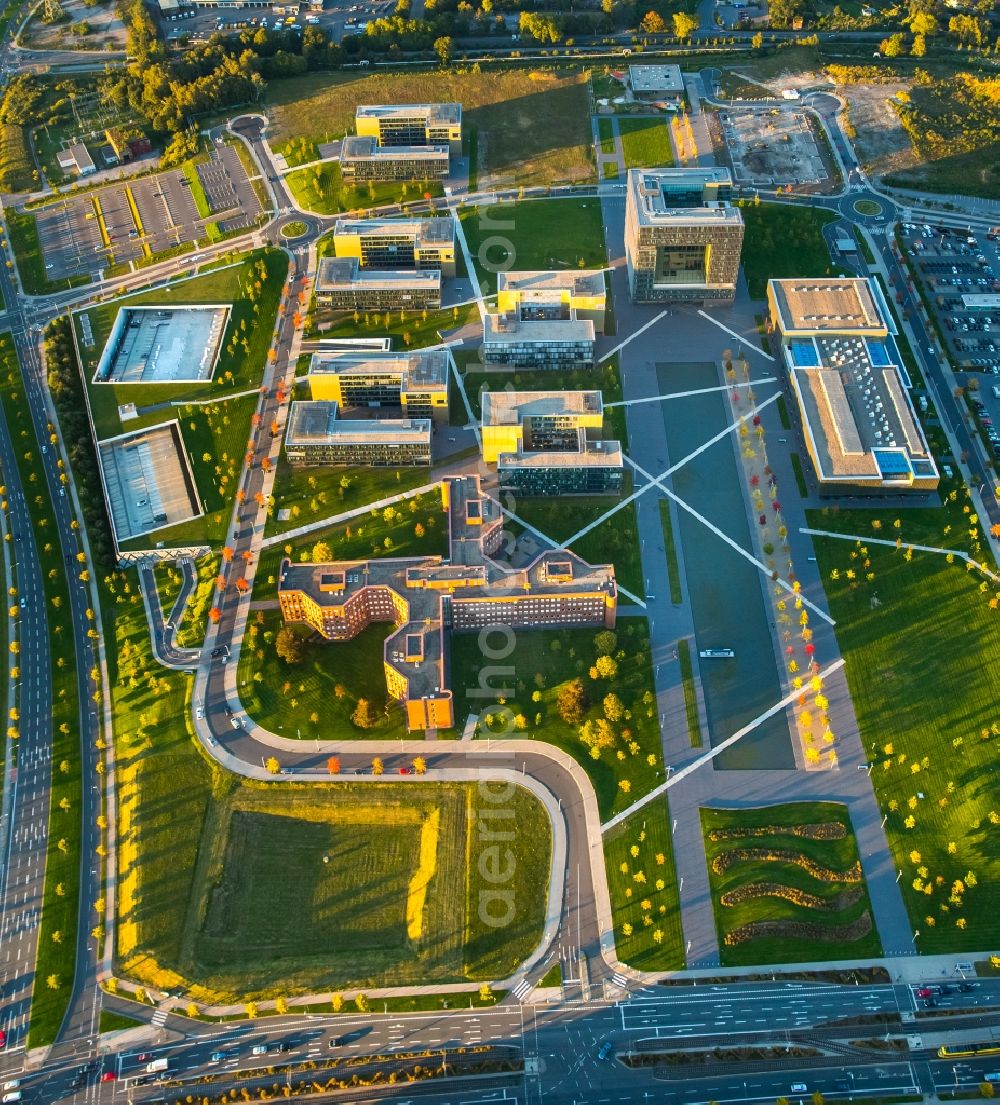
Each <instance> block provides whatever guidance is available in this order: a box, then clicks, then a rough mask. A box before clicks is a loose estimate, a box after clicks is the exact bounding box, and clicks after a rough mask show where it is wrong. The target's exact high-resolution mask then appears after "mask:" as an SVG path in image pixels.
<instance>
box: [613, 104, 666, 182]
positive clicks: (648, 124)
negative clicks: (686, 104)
mask: <svg viewBox="0 0 1000 1105" xmlns="http://www.w3.org/2000/svg"><path fill="white" fill-rule="evenodd" d="M667 125H668V124H667V121H666V120H665V119H658V118H657V119H649V118H638V119H629V118H627V117H625V116H623V117H622V118H620V119H619V120H618V130H619V131H620V133H621V136H622V149H623V150H624V151H625V168H626V169H646V168H654V167H657V166H665V165H673V163H674V153H673V149H672V148H671V145H670V133H669V131H668V130H667Z"/></svg>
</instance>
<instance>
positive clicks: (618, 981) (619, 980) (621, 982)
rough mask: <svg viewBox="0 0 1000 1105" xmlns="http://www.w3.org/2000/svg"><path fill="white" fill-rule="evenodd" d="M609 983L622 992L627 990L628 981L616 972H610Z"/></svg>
mask: <svg viewBox="0 0 1000 1105" xmlns="http://www.w3.org/2000/svg"><path fill="white" fill-rule="evenodd" d="M611 981H612V982H613V983H614V984H615V986H618V987H619V988H620V989H622V990H627V989H628V979H627V978H626V977H625V976H624V975H620V974H619V973H618V972H617V971H612V972H611Z"/></svg>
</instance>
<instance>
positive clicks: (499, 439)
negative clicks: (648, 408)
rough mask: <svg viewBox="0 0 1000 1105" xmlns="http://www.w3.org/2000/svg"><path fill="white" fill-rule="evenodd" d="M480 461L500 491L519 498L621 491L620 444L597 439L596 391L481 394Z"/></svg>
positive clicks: (600, 417)
mask: <svg viewBox="0 0 1000 1105" xmlns="http://www.w3.org/2000/svg"><path fill="white" fill-rule="evenodd" d="M480 407H481V409H482V448H483V460H484V461H485V462H486V463H487V464H496V466H497V478H498V480H499V483H500V488H501V490H510V491H517V492H520V493H521V494H522V495H549V494H551V495H605V494H608V495H613V494H617V493H618V492H619V491H621V487H622V476H623V472H624V464H623V460H622V450H621V445H620V444H619V443H618V442H617V441H604V440H601V438H600V434H601V430H602V428H603V426H604V402H603V398H602V396H601V393H600V392H599V391H485V390H484V391H483V392H481V394H480Z"/></svg>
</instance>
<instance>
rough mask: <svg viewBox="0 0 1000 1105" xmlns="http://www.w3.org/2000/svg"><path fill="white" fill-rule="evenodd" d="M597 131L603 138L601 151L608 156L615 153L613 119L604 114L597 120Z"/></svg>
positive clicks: (612, 155)
mask: <svg viewBox="0 0 1000 1105" xmlns="http://www.w3.org/2000/svg"><path fill="white" fill-rule="evenodd" d="M597 133H598V136H599V137H600V139H601V153H603V154H606V155H607V156H608V157H614V155H615V132H614V127H613V126H612V124H611V120H610V119H609V118H608V117H607V116H606V115H602V116H600V117H599V118H598V120H597Z"/></svg>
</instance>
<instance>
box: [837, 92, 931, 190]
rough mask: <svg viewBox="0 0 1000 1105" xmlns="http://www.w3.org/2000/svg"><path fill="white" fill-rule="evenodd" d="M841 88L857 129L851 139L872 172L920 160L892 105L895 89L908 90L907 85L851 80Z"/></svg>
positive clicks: (893, 170)
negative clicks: (875, 83) (866, 83)
mask: <svg viewBox="0 0 1000 1105" xmlns="http://www.w3.org/2000/svg"><path fill="white" fill-rule="evenodd" d="M838 91H839V92H840V94H841V95H842V96H844V97H845V98H846V100H847V103H848V119H849V120H850V123H851V126H852V127H853V128H854V132H855V134H854V136H853V137H852V142H853V144H854V147H855V149H856V150H857V154H858V158H859V159H860V161H861V163H862V165H864V167H865V169H866V171H867V172H868V174H869V176H872V177H881V176H885V175H886V174H887V173H899V172H904V171H906V170H908V169H915V168H917V167H918V166H919V165H920V164H921V159H920V158H919V157H918V155H917V153H916V151H915V150H914V149H913V144H912V143H911V142H910V138H909V135H908V134H907V133H906V131H905V130H904V129H903V125H902V124H901V123H900V121H899V115H898V114H897V113H896V108H895V107H894V105H893V99H894V97H895V95H896V93H897V92H901V91H907V92H908V91H909V86H908V85H906V84H877V85H869V86H865V85H863V84H851V85H845V86H843V87H841V88H840V89H839V90H838Z"/></svg>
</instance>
